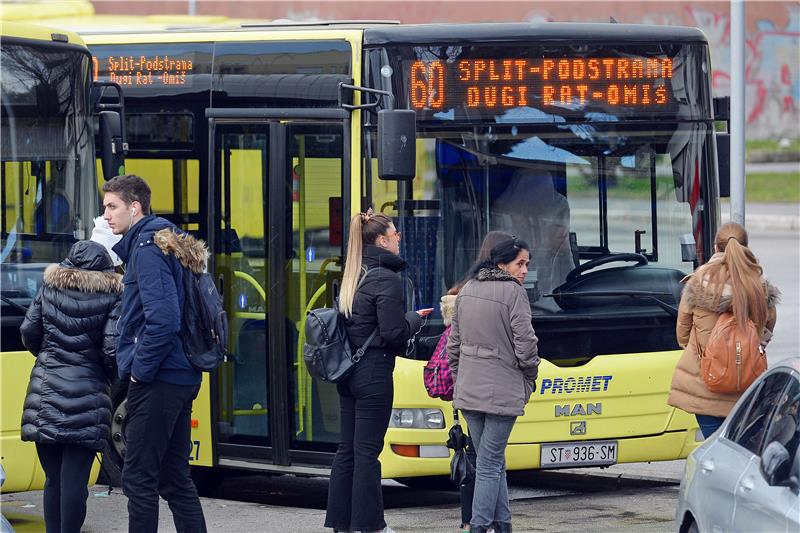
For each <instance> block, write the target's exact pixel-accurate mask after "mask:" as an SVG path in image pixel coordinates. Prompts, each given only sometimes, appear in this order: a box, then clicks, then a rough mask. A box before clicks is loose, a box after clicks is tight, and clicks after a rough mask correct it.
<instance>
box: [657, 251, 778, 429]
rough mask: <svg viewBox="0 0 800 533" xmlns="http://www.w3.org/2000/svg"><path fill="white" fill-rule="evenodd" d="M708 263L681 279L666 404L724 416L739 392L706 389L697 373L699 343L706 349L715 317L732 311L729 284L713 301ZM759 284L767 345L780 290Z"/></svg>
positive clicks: (719, 256)
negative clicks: (677, 353)
mask: <svg viewBox="0 0 800 533" xmlns="http://www.w3.org/2000/svg"><path fill="white" fill-rule="evenodd" d="M721 259H722V254H721V253H717V254H714V256H712V258H711V259H710V261H709V263H707V265H708V264H710V263H712V262H714V261H720V260H721ZM707 265H705V266H703V267H700V268H699V269H697V271H696V272H695V273H694V274H692V275H690V276H687V277H686V278H685V279H684V282H685V283H686V286H685V287H684V289H683V295H682V296H681V303H680V306H679V308H678V323H677V326H676V329H677V331H676V333H677V337H678V344H679V345H680V346H681V347H683V353H682V354H681V357H680V359H679V360H678V364H677V366H676V367H675V372H674V374H673V376H672V384H671V386H670V391H669V396H668V398H667V403H668V404H669V405H671V406H673V407H677V408H679V409H683V410H684V411H686V412H688V413H692V414H697V415H709V416H718V417H726V416H728V414H729V413H730V412H731V409H733V406H734V404H735V403H736V401H737V400H738V399H739V396H740V395H739V394H736V393H735V394H720V393H716V392H711V391H710V390H708V388H707V387H706V385H705V382H703V378H702V377H701V375H700V357H699V354H698V353H697V345H698V344H699V345H700V349H701V350H702V349H704V348H705V346H706V343H707V342H708V337H709V336H710V335H711V330H712V329H714V325H715V324H716V323H717V318H719V315H721V314H722V313H725V312H729V311H731V307H732V305H733V302H732V299H731V288H730V286H729V285H726V286H725V288H724V289H723V291H722V296H721V297H720V298H719V301H718V302H714V295H713V293H712V291H711V289H710V288H709V278H708V275H707V268H705V267H706V266H707ZM762 284H763V286H764V298H765V299H766V301H767V310H768V313H767V323H766V324H765V327H764V331H763V332H762V336H761V337H762V340H761V344H762V346H766V344H767V343H768V342H769V340H770V338H771V337H772V330H773V328H774V327H775V319H776V311H775V305H776V304H777V302H778V300H779V296H780V291H778V289H777V288H775V287H774V286H773V285H772V284H770V283H769V282H768V281H767V280H762Z"/></svg>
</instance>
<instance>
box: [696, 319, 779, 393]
mask: <svg viewBox="0 0 800 533" xmlns="http://www.w3.org/2000/svg"><path fill="white" fill-rule="evenodd" d="M695 342H697V353H698V355H699V357H700V375H701V376H702V378H703V382H704V383H705V384H706V387H708V390H710V391H711V392H717V393H721V394H733V393H741V392H742V391H744V390H745V389H746V388H747V387H749V386H750V384H751V383H753V382H754V381H755V380H756V378H757V377H758V376H760V375H761V374H763V373H764V371H766V370H767V355H766V353H764V350H763V349H762V348H761V335H760V334H759V332H758V328H757V327H756V325H755V324H754V323H753V321H752V320H749V319H748V321H747V323H746V324H745V326H744V327H739V326H738V325H737V324H736V318H735V317H734V316H733V313H722V314H721V315H720V316H719V318H718V319H717V323H716V324H714V328H713V329H712V330H711V334H710V335H709V337H708V342H706V347H705V349H704V350H701V349H700V344H699V342H698V341H697V337H696V336H695Z"/></svg>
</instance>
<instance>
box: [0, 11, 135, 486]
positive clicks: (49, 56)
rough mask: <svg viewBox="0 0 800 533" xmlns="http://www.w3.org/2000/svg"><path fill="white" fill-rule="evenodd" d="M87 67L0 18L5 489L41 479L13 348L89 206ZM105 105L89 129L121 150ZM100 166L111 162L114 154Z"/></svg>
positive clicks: (0, 358) (92, 197)
mask: <svg viewBox="0 0 800 533" xmlns="http://www.w3.org/2000/svg"><path fill="white" fill-rule="evenodd" d="M91 66H92V61H91V56H90V55H89V50H88V49H87V48H86V45H85V44H84V43H83V41H82V40H81V38H80V37H79V36H78V35H77V34H75V33H72V32H67V31H62V30H53V29H49V28H45V27H43V26H36V25H29V24H20V23H14V22H7V21H0V87H1V88H2V93H0V108H1V109H0V163H1V164H2V166H0V179H1V180H2V192H0V196H1V197H2V202H0V231H1V234H0V298H1V299H2V308H1V310H0V325H2V338H1V339H0V343H2V353H1V354H0V391H2V403H1V404H0V466H2V468H3V470H4V471H5V473H6V476H7V479H6V481H5V483H4V485H3V491H5V492H12V491H21V490H30V489H36V488H41V486H42V484H43V483H44V474H43V472H42V470H41V468H40V467H39V463H38V461H37V458H36V448H35V447H34V445H33V443H30V442H25V443H23V442H22V441H21V440H20V423H21V419H22V405H23V401H24V399H25V391H26V387H27V384H28V376H29V375H30V371H31V368H32V367H33V363H34V358H33V357H32V356H31V354H30V353H29V352H27V351H26V350H25V348H24V346H23V345H22V340H21V338H20V335H19V326H20V324H21V323H22V319H23V317H24V315H25V311H26V310H27V308H28V305H29V304H30V302H31V300H32V299H33V297H34V296H35V294H36V292H37V290H38V288H39V287H40V285H41V281H42V274H43V273H44V269H45V267H46V266H47V265H48V264H49V263H54V262H59V261H61V260H62V259H63V258H64V257H66V254H67V252H68V250H69V248H70V246H71V245H72V243H74V242H75V241H76V240H78V239H84V238H88V236H89V235H90V233H91V229H92V219H93V217H94V216H96V214H97V212H98V210H99V202H98V193H97V187H96V185H95V183H96V180H97V178H96V176H95V147H94V134H93V131H94V126H93V124H92V119H93V114H94V111H95V107H93V101H92V99H91V90H90V89H91ZM97 88H98V90H100V89H101V87H100V86H99V85H98V86H97ZM106 88H107V87H106ZM103 90H105V88H104V89H103ZM112 92H115V94H118V93H117V92H116V91H113V89H112ZM113 107H114V106H107V107H105V108H103V109H99V108H98V109H97V110H98V111H100V113H99V114H98V120H99V122H98V124H99V126H100V128H99V129H100V131H102V137H103V138H105V139H108V143H109V146H110V145H111V144H113V143H116V144H115V146H119V147H120V148H122V144H121V142H122V138H121V133H122V132H121V131H120V120H121V119H120V114H119V111H118V110H113V109H112V108H113ZM114 132H116V133H118V135H117V136H116V138H113V139H112V137H113V135H112V133H114ZM112 141H113V142H112ZM106 153H107V152H106ZM106 166H107V167H108V168H111V167H113V166H114V158H110V159H108V160H107V161H106ZM96 473H97V472H96V470H95V472H94V475H96ZM93 479H94V478H93Z"/></svg>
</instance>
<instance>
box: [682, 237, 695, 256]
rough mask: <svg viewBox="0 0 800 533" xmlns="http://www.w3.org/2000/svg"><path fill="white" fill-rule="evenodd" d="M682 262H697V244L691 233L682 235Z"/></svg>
mask: <svg viewBox="0 0 800 533" xmlns="http://www.w3.org/2000/svg"><path fill="white" fill-rule="evenodd" d="M681 261H683V262H685V263H694V262H695V261H697V242H695V240H694V235H692V234H691V233H684V234H683V235H681Z"/></svg>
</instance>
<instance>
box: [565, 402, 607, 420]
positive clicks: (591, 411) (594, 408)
mask: <svg viewBox="0 0 800 533" xmlns="http://www.w3.org/2000/svg"><path fill="white" fill-rule="evenodd" d="M602 414H603V404H602V403H600V402H597V403H587V404H582V403H576V404H572V405H570V404H565V405H556V413H555V416H556V417H559V416H589V415H602Z"/></svg>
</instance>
